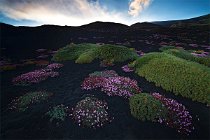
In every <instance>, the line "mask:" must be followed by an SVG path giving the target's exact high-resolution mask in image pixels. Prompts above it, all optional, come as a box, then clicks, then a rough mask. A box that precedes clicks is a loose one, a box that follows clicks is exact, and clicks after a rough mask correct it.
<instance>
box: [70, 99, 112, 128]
mask: <svg viewBox="0 0 210 140" xmlns="http://www.w3.org/2000/svg"><path fill="white" fill-rule="evenodd" d="M70 116H71V117H72V118H73V120H74V121H75V122H76V123H77V124H78V125H79V126H83V127H89V128H97V127H102V126H104V125H105V124H106V123H108V122H111V121H112V118H111V117H109V114H108V106H107V103H106V102H105V101H101V100H98V99H97V98H94V97H86V98H85V99H83V100H81V101H79V102H78V103H77V105H76V107H75V108H72V113H71V114H70Z"/></svg>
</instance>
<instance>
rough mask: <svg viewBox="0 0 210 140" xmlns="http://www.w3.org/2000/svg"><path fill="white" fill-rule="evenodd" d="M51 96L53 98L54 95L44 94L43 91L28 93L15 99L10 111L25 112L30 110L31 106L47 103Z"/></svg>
mask: <svg viewBox="0 0 210 140" xmlns="http://www.w3.org/2000/svg"><path fill="white" fill-rule="evenodd" d="M50 96H52V93H48V92H43V91H36V92H28V93H26V94H24V95H22V96H20V97H18V98H16V99H14V100H13V101H12V102H11V107H10V109H15V110H18V111H25V110H27V109H28V108H29V106H30V105H32V104H35V103H40V102H42V101H46V100H47V99H48V98H49V97H50Z"/></svg>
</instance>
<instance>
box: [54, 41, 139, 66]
mask: <svg viewBox="0 0 210 140" xmlns="http://www.w3.org/2000/svg"><path fill="white" fill-rule="evenodd" d="M137 57H138V55H137V54H136V52H135V51H134V50H130V49H129V48H127V47H124V46H118V45H109V44H105V45H96V44H88V43H83V44H70V45H67V46H66V47H64V48H61V49H59V50H58V52H57V53H56V54H55V55H54V56H53V58H52V59H53V60H54V61H65V60H75V62H76V63H80V64H83V63H90V62H92V61H93V60H95V59H100V60H105V61H113V62H123V61H126V60H133V59H136V58H137Z"/></svg>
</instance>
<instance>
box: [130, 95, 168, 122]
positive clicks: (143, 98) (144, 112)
mask: <svg viewBox="0 0 210 140" xmlns="http://www.w3.org/2000/svg"><path fill="white" fill-rule="evenodd" d="M129 104H130V110H131V115H132V116H134V117H135V118H137V119H138V120H141V121H146V120H149V121H153V122H156V121H157V120H158V119H159V118H166V116H167V109H166V108H165V107H164V106H163V105H162V103H161V102H160V101H158V100H156V99H155V98H154V97H152V96H151V95H149V94H147V93H139V94H135V95H134V96H131V97H130V98H129Z"/></svg>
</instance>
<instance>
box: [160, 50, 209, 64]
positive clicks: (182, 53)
mask: <svg viewBox="0 0 210 140" xmlns="http://www.w3.org/2000/svg"><path fill="white" fill-rule="evenodd" d="M163 52H165V53H167V54H171V55H174V56H176V57H179V58H183V59H185V60H189V61H193V62H197V63H200V64H203V65H205V66H208V67H210V58H209V57H197V56H194V55H192V54H191V53H190V52H189V51H186V50H184V49H175V48H173V49H166V50H164V51H163Z"/></svg>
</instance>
